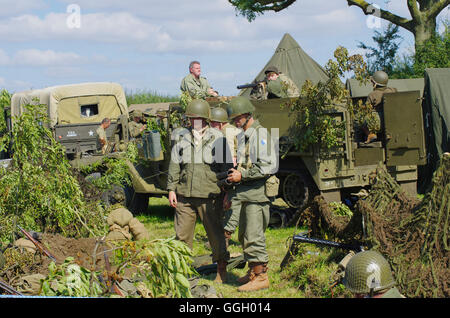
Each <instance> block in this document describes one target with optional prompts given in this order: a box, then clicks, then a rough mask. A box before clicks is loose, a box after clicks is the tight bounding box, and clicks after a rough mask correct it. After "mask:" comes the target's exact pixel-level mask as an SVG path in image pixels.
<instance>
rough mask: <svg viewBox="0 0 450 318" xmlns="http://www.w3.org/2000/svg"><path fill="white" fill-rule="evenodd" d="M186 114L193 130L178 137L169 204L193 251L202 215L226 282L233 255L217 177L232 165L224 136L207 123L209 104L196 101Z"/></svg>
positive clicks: (180, 232)
mask: <svg viewBox="0 0 450 318" xmlns="http://www.w3.org/2000/svg"><path fill="white" fill-rule="evenodd" d="M185 114H186V117H188V118H189V121H190V124H191V127H190V128H189V129H184V128H180V129H179V131H178V133H177V134H176V136H175V137H174V138H175V143H174V146H173V147H172V155H171V160H170V164H169V175H168V184H167V190H168V191H169V203H170V205H171V206H172V207H174V208H175V233H176V238H177V239H178V240H181V241H183V242H185V243H186V244H187V245H188V246H189V247H190V248H192V245H193V238H194V230H195V222H196V218H197V215H198V216H199V217H200V219H201V220H202V222H203V226H204V227H205V230H206V235H207V236H208V240H209V243H210V246H211V249H212V258H213V262H217V269H218V271H217V277H216V282H225V281H226V275H227V273H226V265H227V261H228V259H229V253H228V252H227V248H226V243H225V236H224V232H223V224H222V217H221V211H218V206H219V205H218V204H217V202H216V200H217V199H219V197H220V193H221V189H220V188H219V186H218V185H217V181H218V180H217V174H218V173H222V172H224V171H227V170H228V169H229V168H231V166H232V164H228V163H227V162H226V160H225V158H224V156H225V154H226V151H224V147H226V140H225V138H224V137H223V134H222V133H221V132H220V131H218V130H217V129H213V128H210V127H209V126H208V124H207V120H208V119H209V116H210V106H209V104H208V102H206V101H205V100H199V99H194V100H193V101H192V102H191V103H189V104H188V105H187V107H186V113H185Z"/></svg>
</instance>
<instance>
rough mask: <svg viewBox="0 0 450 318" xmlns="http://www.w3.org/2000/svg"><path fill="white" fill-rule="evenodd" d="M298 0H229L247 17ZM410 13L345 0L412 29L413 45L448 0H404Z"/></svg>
mask: <svg viewBox="0 0 450 318" xmlns="http://www.w3.org/2000/svg"><path fill="white" fill-rule="evenodd" d="M296 1H297V0H228V2H230V3H231V4H232V5H233V6H234V7H235V8H236V10H237V12H238V13H239V14H241V15H243V16H244V17H246V18H247V19H248V20H249V21H252V20H254V19H255V18H256V16H257V15H260V14H264V12H266V11H275V12H279V11H281V10H284V9H286V8H287V7H289V6H291V5H292V4H293V3H295V2H296ZM403 1H405V2H406V4H407V6H408V10H409V12H410V13H411V17H412V18H411V19H407V18H404V17H401V16H399V15H396V14H394V13H392V12H390V11H386V10H382V9H380V10H378V9H376V8H375V7H374V6H373V5H372V4H371V3H369V2H367V1H365V0H347V4H348V6H357V7H359V8H361V10H362V11H363V13H364V14H365V15H376V16H378V17H379V18H381V19H384V20H386V21H389V22H391V23H393V24H395V25H398V26H399V27H402V28H404V29H406V30H408V31H410V32H411V33H413V35H414V38H415V45H416V47H417V46H418V45H420V44H423V43H424V42H425V41H426V40H428V39H430V38H431V37H432V36H433V34H434V32H435V30H436V18H437V16H438V15H439V13H440V12H441V11H442V10H444V9H445V8H446V7H447V6H448V5H449V4H450V0H403Z"/></svg>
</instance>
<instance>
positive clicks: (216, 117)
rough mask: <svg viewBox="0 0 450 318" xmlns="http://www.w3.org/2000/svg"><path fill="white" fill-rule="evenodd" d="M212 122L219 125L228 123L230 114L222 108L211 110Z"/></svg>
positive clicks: (210, 118)
mask: <svg viewBox="0 0 450 318" xmlns="http://www.w3.org/2000/svg"><path fill="white" fill-rule="evenodd" d="M209 120H210V121H216V122H219V123H227V122H228V114H227V112H226V110H225V109H223V108H222V107H214V108H212V109H211V116H210V117H209Z"/></svg>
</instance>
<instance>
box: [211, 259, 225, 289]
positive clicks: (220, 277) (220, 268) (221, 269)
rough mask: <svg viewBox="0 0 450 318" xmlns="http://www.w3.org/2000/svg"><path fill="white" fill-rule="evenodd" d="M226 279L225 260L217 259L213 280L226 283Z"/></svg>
mask: <svg viewBox="0 0 450 318" xmlns="http://www.w3.org/2000/svg"><path fill="white" fill-rule="evenodd" d="M226 281H227V261H218V262H217V275H216V279H215V280H214V282H215V283H219V284H222V283H226Z"/></svg>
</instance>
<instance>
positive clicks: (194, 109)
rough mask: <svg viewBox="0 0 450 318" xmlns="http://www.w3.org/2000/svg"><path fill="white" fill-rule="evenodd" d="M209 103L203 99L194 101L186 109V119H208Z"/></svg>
mask: <svg viewBox="0 0 450 318" xmlns="http://www.w3.org/2000/svg"><path fill="white" fill-rule="evenodd" d="M210 112H211V111H210V107H209V103H208V102H207V101H206V100H203V99H194V100H192V101H191V102H190V103H189V104H188V105H187V107H186V117H190V118H204V119H209V116H210Z"/></svg>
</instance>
